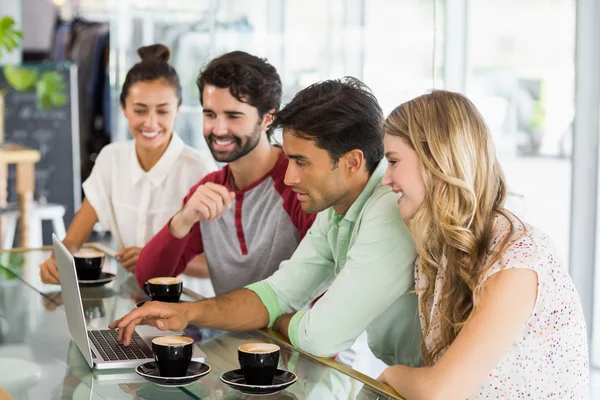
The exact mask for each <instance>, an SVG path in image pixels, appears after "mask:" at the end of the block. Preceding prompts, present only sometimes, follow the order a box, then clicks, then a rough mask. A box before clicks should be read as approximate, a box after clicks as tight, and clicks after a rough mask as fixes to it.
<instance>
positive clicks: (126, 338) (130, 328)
mask: <svg viewBox="0 0 600 400" xmlns="http://www.w3.org/2000/svg"><path fill="white" fill-rule="evenodd" d="M140 322H142V319H141V318H138V319H136V320H135V321H133V322H132V323H130V324H129V325H127V326H126V327H125V328H123V337H122V339H123V344H124V345H125V346H129V344H130V343H131V336H133V332H134V331H135V327H136V326H137V325H138V324H139V323H140ZM120 330H121V329H119V331H120Z"/></svg>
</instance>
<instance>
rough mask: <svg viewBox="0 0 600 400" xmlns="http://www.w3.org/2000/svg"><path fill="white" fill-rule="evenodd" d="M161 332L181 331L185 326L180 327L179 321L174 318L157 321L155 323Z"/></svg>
mask: <svg viewBox="0 0 600 400" xmlns="http://www.w3.org/2000/svg"><path fill="white" fill-rule="evenodd" d="M155 325H156V327H157V328H158V329H160V330H161V331H182V330H183V329H184V328H185V326H181V325H182V323H181V319H180V318H178V317H175V316H172V317H170V318H166V319H158V320H156V323H155Z"/></svg>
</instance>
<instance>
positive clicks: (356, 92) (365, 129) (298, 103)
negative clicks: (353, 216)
mask: <svg viewBox="0 0 600 400" xmlns="http://www.w3.org/2000/svg"><path fill="white" fill-rule="evenodd" d="M271 126H272V128H283V129H289V130H290V133H291V134H292V135H294V136H297V137H299V138H301V139H308V140H313V141H314V142H315V144H316V145H317V147H319V148H321V149H323V150H326V151H327V152H328V153H329V156H330V157H331V161H332V163H333V165H334V166H336V165H337V163H338V161H339V160H340V157H341V156H343V155H344V154H346V153H347V152H349V151H351V150H354V149H358V150H361V151H362V152H363V154H364V156H365V160H366V164H367V169H368V170H369V173H373V171H375V168H377V164H378V163H379V162H380V161H381V159H382V158H383V112H382V111H381V107H380V106H379V103H378V102H377V99H376V98H375V96H374V95H373V93H371V90H370V89H369V88H368V87H367V86H366V85H365V84H364V83H362V82H361V81H360V80H358V79H356V78H353V77H349V76H347V77H344V78H342V79H333V80H327V81H324V82H318V83H315V84H313V85H310V86H309V87H307V88H306V89H304V90H301V91H300V92H298V93H297V94H296V95H295V96H294V98H293V99H292V101H291V102H290V103H289V104H287V105H286V106H285V107H284V108H283V109H281V111H279V112H278V113H277V114H275V119H274V121H273V124H272V125H271Z"/></svg>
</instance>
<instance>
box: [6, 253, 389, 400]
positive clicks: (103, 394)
mask: <svg viewBox="0 0 600 400" xmlns="http://www.w3.org/2000/svg"><path fill="white" fill-rule="evenodd" d="M49 255H50V251H49V250H22V251H13V252H2V253H0V387H2V388H4V389H5V390H6V391H7V392H8V393H9V394H10V395H11V396H12V397H13V398H14V399H231V400H233V399H259V398H261V396H255V395H246V394H243V393H241V392H239V391H237V390H235V389H232V388H230V387H229V386H227V385H225V384H224V383H223V382H221V380H220V377H221V374H223V373H225V372H227V371H230V370H233V369H237V368H239V364H238V360H237V348H238V346H239V345H241V344H243V343H250V342H271V343H276V344H278V345H279V346H280V348H281V357H280V365H279V368H281V369H285V370H288V371H291V372H294V373H295V374H296V375H297V381H296V383H295V384H293V385H291V386H290V387H289V388H287V389H286V390H284V391H282V392H279V393H277V394H274V395H269V396H262V397H263V398H268V399H272V400H276V399H393V398H398V397H395V396H394V395H393V394H391V393H388V392H386V391H384V389H381V388H380V387H378V386H377V383H375V382H374V381H372V380H371V379H370V378H367V377H365V376H364V375H362V374H359V373H353V371H352V370H350V372H348V371H346V370H344V368H343V367H342V368H336V367H335V364H336V363H335V362H333V361H329V360H323V359H318V358H315V357H312V356H310V355H308V354H305V353H303V352H300V351H298V350H297V349H295V348H293V347H292V346H290V345H289V344H288V343H285V342H283V341H281V340H278V339H277V338H276V337H274V336H270V335H268V334H267V333H266V332H263V331H253V332H245V333H230V332H224V331H217V330H210V329H203V328H198V327H194V326H188V328H187V329H186V330H185V334H186V335H188V336H191V337H193V338H194V339H195V341H196V343H197V344H198V345H199V346H200V348H201V349H202V350H203V351H204V352H205V353H206V355H207V360H206V364H208V365H209V366H210V367H211V372H210V373H209V374H208V375H206V376H205V377H203V378H202V379H200V380H199V381H197V382H194V383H192V384H190V385H188V386H184V387H179V388H167V387H161V386H158V385H156V384H154V383H151V382H148V381H146V380H145V379H144V378H142V377H140V376H138V375H137V374H136V373H135V371H134V370H133V369H122V370H108V371H98V370H92V369H90V368H89V366H88V365H87V363H86V362H85V360H84V358H83V356H82V355H81V353H80V352H79V349H78V348H77V346H76V345H75V343H74V342H72V341H71V340H70V336H69V331H68V327H67V320H66V315H65V312H64V306H63V303H62V301H63V300H62V295H61V291H60V286H55V285H46V284H43V283H42V282H41V280H40V278H39V265H40V263H41V262H42V261H43V260H45V259H46V258H47V257H48V256H49ZM103 270H104V271H105V272H111V273H114V274H115V275H116V279H115V280H114V281H113V282H111V283H109V284H107V285H105V286H100V287H93V288H80V290H81V296H82V302H83V309H84V314H85V317H86V322H87V325H88V329H89V328H105V327H106V326H107V325H108V324H109V323H110V322H112V321H113V320H115V319H117V318H119V317H121V316H123V315H124V314H126V313H127V312H129V311H130V310H131V309H133V308H134V307H135V303H136V302H138V301H141V300H146V299H147V296H146V295H145V294H144V293H143V292H142V291H141V290H140V289H139V288H138V286H137V283H136V281H135V278H134V277H133V275H131V274H129V273H127V272H126V271H125V270H124V269H123V268H121V267H119V266H118V263H117V261H116V260H115V259H113V258H111V257H106V259H105V265H104V268H103ZM197 298H198V297H197V296H195V295H194V293H191V292H186V294H184V295H182V298H181V300H183V301H194V300H196V299H197ZM346 369H347V368H346ZM347 370H348V369H347Z"/></svg>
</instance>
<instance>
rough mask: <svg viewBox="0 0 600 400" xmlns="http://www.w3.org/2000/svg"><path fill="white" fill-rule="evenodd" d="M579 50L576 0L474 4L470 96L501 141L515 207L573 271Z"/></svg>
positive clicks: (498, 144) (486, 0)
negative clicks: (576, 60)
mask: <svg viewBox="0 0 600 400" xmlns="http://www.w3.org/2000/svg"><path fill="white" fill-rule="evenodd" d="M492 15H493V18H490V16H492ZM482 21H485V23H482ZM574 51H575V3H574V2H573V1H572V0H506V1H495V0H477V1H471V2H469V28H468V54H469V63H468V64H469V68H468V74H467V95H468V96H469V97H470V98H471V99H472V100H473V102H474V103H475V104H476V105H477V107H478V108H479V109H480V111H481V112H482V114H483V115H484V117H485V119H486V121H487V123H488V124H489V126H490V129H491V132H492V134H493V136H494V141H495V144H496V150H497V153H498V156H499V158H500V161H501V163H502V166H503V168H504V172H505V174H506V177H507V180H508V185H509V190H510V191H511V193H512V194H513V195H512V196H511V198H510V200H509V205H510V207H511V208H512V209H513V210H514V211H515V212H517V214H518V215H519V216H521V217H523V218H524V219H525V220H526V221H527V222H529V223H531V224H533V225H535V226H536V227H538V228H540V229H542V230H543V231H545V232H546V233H547V234H548V235H549V236H550V237H552V239H553V240H554V242H555V244H556V246H557V248H558V251H559V253H560V255H561V257H562V259H563V261H564V262H565V266H567V263H568V260H569V235H570V226H569V222H570V218H569V217H570V201H571V198H570V193H571V160H570V157H571V145H572V132H571V128H572V121H573V104H574V103H573V102H574V98H573V96H574Z"/></svg>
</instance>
